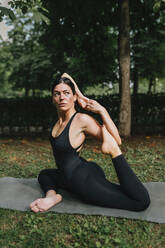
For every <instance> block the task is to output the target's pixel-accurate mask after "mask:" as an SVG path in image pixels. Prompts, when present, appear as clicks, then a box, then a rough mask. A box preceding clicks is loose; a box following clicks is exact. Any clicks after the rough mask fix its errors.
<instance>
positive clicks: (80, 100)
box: [61, 72, 89, 108]
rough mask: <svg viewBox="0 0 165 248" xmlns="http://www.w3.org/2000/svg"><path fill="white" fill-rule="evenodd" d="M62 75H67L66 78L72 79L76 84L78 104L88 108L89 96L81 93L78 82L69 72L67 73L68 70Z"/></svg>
mask: <svg viewBox="0 0 165 248" xmlns="http://www.w3.org/2000/svg"><path fill="white" fill-rule="evenodd" d="M61 77H66V78H68V79H70V80H71V82H72V83H73V84H74V86H75V91H76V95H77V101H78V104H79V105H80V107H81V108H86V106H87V104H88V102H89V98H87V97H85V96H84V95H83V94H82V93H81V91H80V90H79V88H78V86H77V84H76V82H75V81H74V79H73V78H72V77H71V76H70V75H69V74H67V73H66V72H64V73H63V74H62V76H61Z"/></svg>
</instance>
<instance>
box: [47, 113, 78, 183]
mask: <svg viewBox="0 0 165 248" xmlns="http://www.w3.org/2000/svg"><path fill="white" fill-rule="evenodd" d="M76 113H77V112H75V113H74V114H73V115H72V117H71V118H70V120H69V121H68V123H67V125H66V127H65V128H64V130H63V131H62V133H60V135H58V136H57V137H53V136H52V130H51V134H50V143H51V146H52V149H53V155H54V158H55V161H56V165H57V167H58V169H59V170H61V172H62V173H63V175H64V176H65V177H66V179H68V180H69V179H70V178H71V176H72V174H73V171H74V170H75V169H76V168H77V167H78V166H79V165H80V164H81V163H82V158H81V157H80V156H79V153H78V152H77V149H78V148H79V147H80V146H81V145H80V146H78V147H77V148H76V149H75V148H73V147H72V146H71V144H70V140H69V128H70V125H71V122H72V120H73V118H74V116H75V115H76Z"/></svg>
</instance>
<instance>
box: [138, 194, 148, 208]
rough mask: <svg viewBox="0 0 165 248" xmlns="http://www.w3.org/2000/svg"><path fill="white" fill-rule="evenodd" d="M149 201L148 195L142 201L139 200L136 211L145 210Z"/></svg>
mask: <svg viewBox="0 0 165 248" xmlns="http://www.w3.org/2000/svg"><path fill="white" fill-rule="evenodd" d="M150 203H151V200H150V197H149V195H147V196H146V197H145V199H144V200H143V201H141V203H140V206H139V209H138V210H137V211H144V210H146V209H147V208H148V207H149V205H150Z"/></svg>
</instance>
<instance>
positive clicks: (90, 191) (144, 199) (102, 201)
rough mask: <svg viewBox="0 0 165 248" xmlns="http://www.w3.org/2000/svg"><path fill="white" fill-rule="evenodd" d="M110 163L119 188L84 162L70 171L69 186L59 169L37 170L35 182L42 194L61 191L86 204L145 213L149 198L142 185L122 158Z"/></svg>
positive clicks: (99, 168)
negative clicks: (37, 183) (61, 189)
mask: <svg viewBox="0 0 165 248" xmlns="http://www.w3.org/2000/svg"><path fill="white" fill-rule="evenodd" d="M112 162H113V165H114V167H115V170H116V173H117V176H118V179H119V183H120V185H118V184H114V183H111V182H109V181H108V180H107V179H106V178H105V174H104V172H103V170H102V169H101V167H100V166H98V165H97V164H96V163H94V162H87V161H85V160H84V162H83V163H82V164H81V166H79V167H78V168H77V169H76V170H75V171H74V172H73V175H72V178H71V180H70V183H67V180H66V179H65V177H64V176H63V174H62V173H61V171H60V170H59V169H46V170H43V171H41V172H40V174H39V176H38V181H39V183H40V186H41V188H42V189H43V191H44V192H45V193H46V192H47V191H48V190H51V189H53V190H55V191H57V190H58V188H63V189H65V190H70V191H72V192H73V193H76V194H77V195H78V196H79V197H80V198H81V199H82V200H84V201H85V202H87V203H90V204H94V205H98V206H103V207H109V208H118V209H125V210H132V211H142V210H145V209H146V208H147V207H148V206H149V204H150V197H149V194H148V192H147V190H146V188H145V187H144V185H143V184H142V183H141V182H140V180H139V179H138V178H137V176H136V175H135V173H134V172H133V171H132V169H131V168H130V166H129V165H128V163H127V161H126V160H125V158H124V157H123V155H119V156H117V157H116V158H114V159H112Z"/></svg>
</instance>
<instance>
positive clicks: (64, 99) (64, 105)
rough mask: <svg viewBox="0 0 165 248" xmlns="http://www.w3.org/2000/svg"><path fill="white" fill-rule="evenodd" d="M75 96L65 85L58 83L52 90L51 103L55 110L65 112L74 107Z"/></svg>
mask: <svg viewBox="0 0 165 248" xmlns="http://www.w3.org/2000/svg"><path fill="white" fill-rule="evenodd" d="M75 101H76V96H75V95H73V92H72V89H71V88H70V87H69V85H67V84H65V83H60V84H58V85H56V86H55V88H54V90H53V103H54V104H55V105H56V108H57V109H58V110H61V111H66V110H68V109H70V108H72V107H74V102H75Z"/></svg>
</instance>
